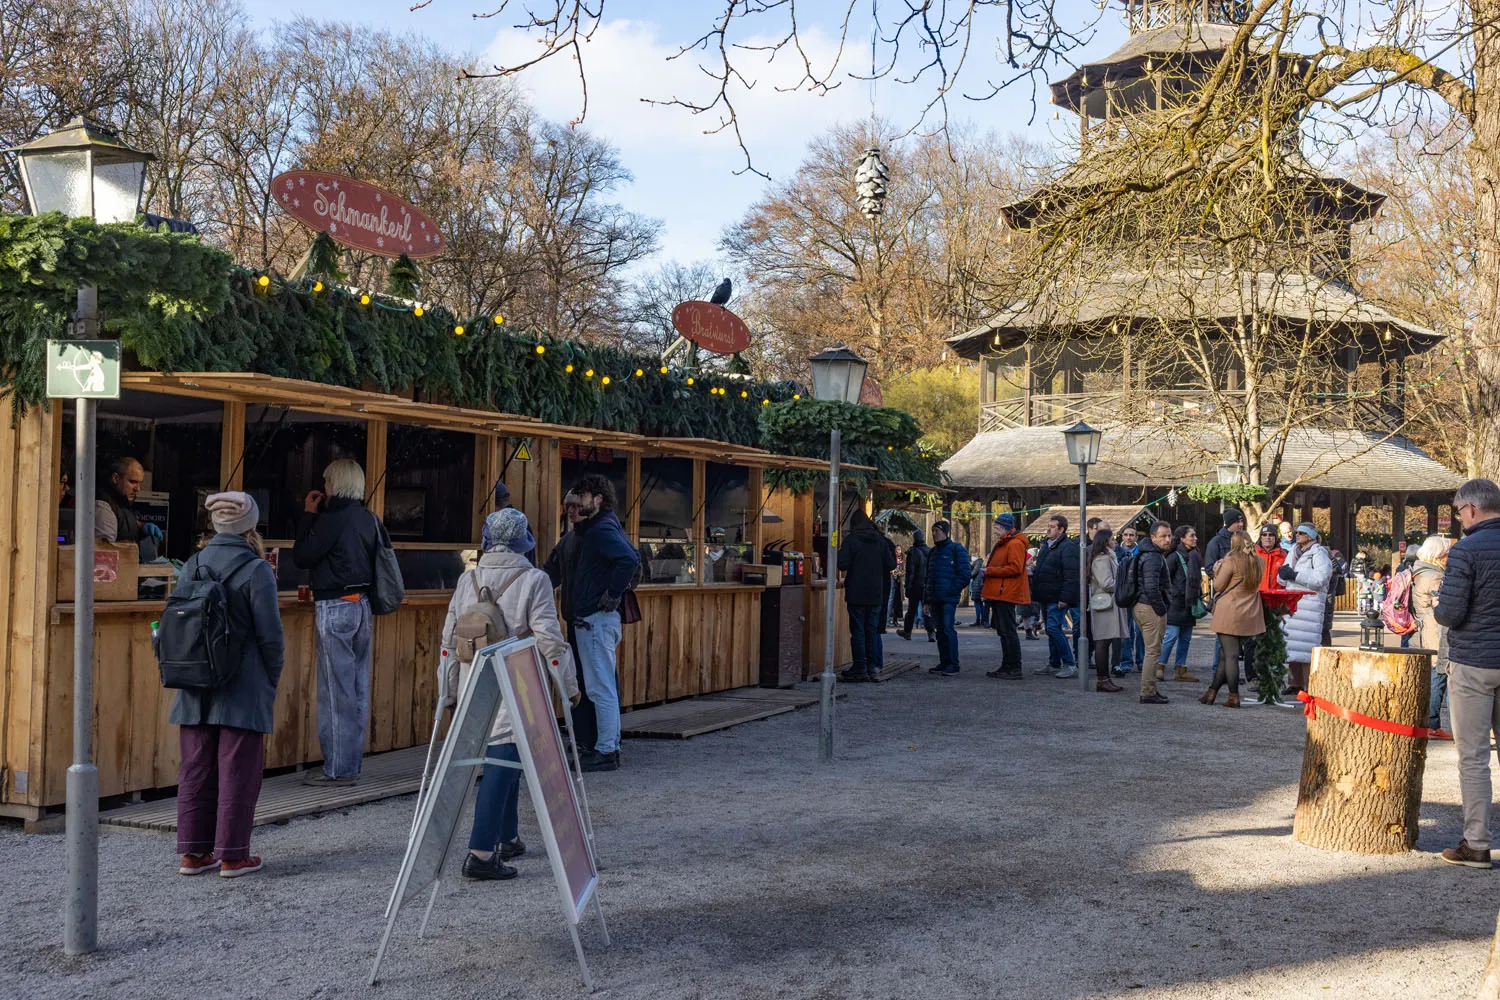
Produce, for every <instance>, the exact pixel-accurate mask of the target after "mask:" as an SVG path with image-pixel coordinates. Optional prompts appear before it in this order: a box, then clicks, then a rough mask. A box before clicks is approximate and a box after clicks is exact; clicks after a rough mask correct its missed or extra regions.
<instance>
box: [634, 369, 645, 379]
mask: <svg viewBox="0 0 1500 1000" xmlns="http://www.w3.org/2000/svg"><path fill="white" fill-rule="evenodd" d="M644 374H646V371H645V369H643V368H637V369H636V370H635V377H636V378H640V377H641V376H642V375H644Z"/></svg>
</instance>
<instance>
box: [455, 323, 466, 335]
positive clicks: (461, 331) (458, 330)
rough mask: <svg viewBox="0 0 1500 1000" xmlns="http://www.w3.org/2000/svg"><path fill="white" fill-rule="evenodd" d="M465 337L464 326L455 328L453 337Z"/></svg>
mask: <svg viewBox="0 0 1500 1000" xmlns="http://www.w3.org/2000/svg"><path fill="white" fill-rule="evenodd" d="M463 335H464V328H463V326H462V325H459V326H455V327H454V328H453V336H455V337H462V336H463Z"/></svg>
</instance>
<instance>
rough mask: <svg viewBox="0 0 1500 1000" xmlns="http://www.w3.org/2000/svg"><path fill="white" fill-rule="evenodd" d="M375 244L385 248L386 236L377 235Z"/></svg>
mask: <svg viewBox="0 0 1500 1000" xmlns="http://www.w3.org/2000/svg"><path fill="white" fill-rule="evenodd" d="M375 245H376V246H378V247H380V248H382V249H384V247H385V237H384V236H377V237H375Z"/></svg>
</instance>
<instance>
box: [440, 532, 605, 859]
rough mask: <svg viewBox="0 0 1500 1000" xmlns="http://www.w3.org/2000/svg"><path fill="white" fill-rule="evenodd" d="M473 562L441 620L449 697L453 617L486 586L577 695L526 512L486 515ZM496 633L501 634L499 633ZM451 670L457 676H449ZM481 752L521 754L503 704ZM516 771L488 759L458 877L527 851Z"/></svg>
mask: <svg viewBox="0 0 1500 1000" xmlns="http://www.w3.org/2000/svg"><path fill="white" fill-rule="evenodd" d="M480 545H481V547H482V548H483V549H484V551H483V552H482V553H481V554H480V556H479V564H478V565H477V566H475V567H474V568H473V569H471V570H467V571H465V572H464V574H463V575H462V576H460V577H459V578H458V583H457V584H456V585H455V586H454V588H453V599H452V600H451V601H450V602H449V603H448V617H447V620H446V621H444V623H443V656H442V657H441V660H440V663H441V666H439V669H440V670H446V669H448V668H449V667H452V668H453V669H452V674H450V676H449V678H448V682H449V683H448V691H449V696H450V697H455V696H456V695H457V692H458V691H459V689H460V687H461V686H462V684H463V682H464V681H465V680H467V679H468V668H469V664H464V665H463V669H462V670H460V669H459V660H458V657H457V655H456V653H457V646H458V637H457V631H458V618H459V616H460V615H462V614H463V613H464V612H465V611H467V610H469V608H470V607H471V606H472V605H475V604H477V603H479V602H480V601H481V600H482V599H483V597H482V595H483V594H488V595H489V596H490V597H491V598H492V599H493V601H494V603H495V604H497V605H499V607H500V614H501V616H502V617H503V618H504V620H505V624H506V625H507V626H508V627H509V628H510V629H511V634H512V635H533V636H535V637H536V645H537V652H538V653H540V654H541V656H542V660H543V662H545V663H546V664H547V666H548V669H549V671H550V672H551V674H552V682H553V684H555V685H556V686H557V690H559V691H560V692H562V694H563V697H565V698H567V699H568V701H569V702H570V703H576V702H577V701H578V680H577V676H576V672H575V670H574V667H573V650H572V649H571V648H570V647H569V646H568V640H567V638H566V637H565V636H564V635H563V630H562V626H561V624H560V623H559V622H558V620H557V604H556V602H555V601H554V600H553V599H552V580H551V578H550V577H548V576H547V574H546V572H545V571H543V570H539V569H537V568H535V567H534V566H532V565H531V562H530V560H529V559H528V558H527V554H528V553H530V552H531V551H532V550H533V549H535V548H536V540H535V539H534V538H533V537H532V535H531V527H530V525H529V524H527V522H526V515H525V514H523V513H521V512H520V511H519V510H516V509H515V508H514V507H507V508H505V509H503V510H497V511H495V512H494V513H492V514H491V515H490V516H489V517H487V518H485V521H484V531H483V534H482V535H481V541H480ZM499 638H506V637H505V636H501V637H499ZM454 675H457V676H454ZM486 756H488V757H489V758H491V759H492V760H502V761H508V762H511V763H517V762H519V761H520V759H521V758H520V754H519V753H518V752H517V750H516V737H515V733H514V731H513V729H512V726H511V722H510V712H509V710H508V709H507V708H506V706H505V705H501V706H500V711H499V712H498V713H497V714H496V716H495V723H494V725H493V726H492V727H491V728H490V738H489V746H488V748H487V750H486ZM520 784H521V772H520V771H517V770H516V769H515V768H511V767H486V768H485V769H484V778H483V780H482V781H480V783H479V793H478V795H477V796H475V800H474V828H473V830H472V832H470V834H469V853H468V855H466V856H465V857H464V866H463V877H464V878H467V879H480V880H485V881H494V880H500V879H511V878H515V877H516V874H517V872H516V869H515V868H513V867H511V866H510V865H507V864H505V862H506V861H509V860H510V859H511V858H516V857H520V856H521V855H522V854H524V853H525V852H526V845H525V844H523V843H522V842H521V837H520V829H519V826H518V817H519V810H518V805H519V800H520Z"/></svg>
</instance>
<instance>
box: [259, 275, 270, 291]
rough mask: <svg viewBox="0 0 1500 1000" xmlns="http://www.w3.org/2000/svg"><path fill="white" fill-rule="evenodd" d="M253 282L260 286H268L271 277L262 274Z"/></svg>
mask: <svg viewBox="0 0 1500 1000" xmlns="http://www.w3.org/2000/svg"><path fill="white" fill-rule="evenodd" d="M255 283H256V284H257V285H259V286H260V287H262V288H269V287H270V285H271V279H270V278H268V277H266V276H265V275H264V274H262V275H261V276H260V277H259V278H256V279H255Z"/></svg>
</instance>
